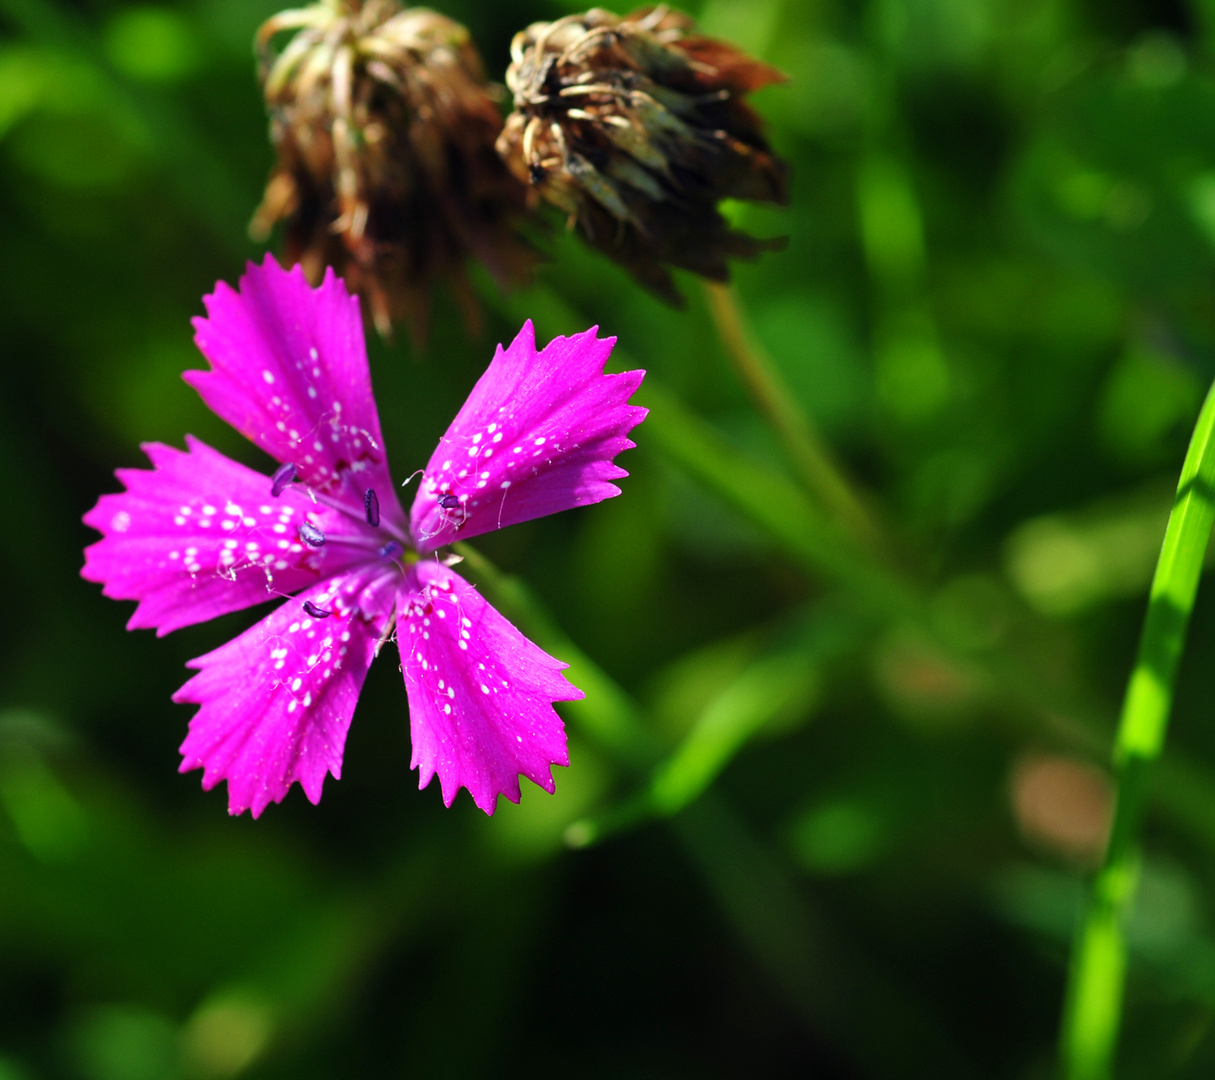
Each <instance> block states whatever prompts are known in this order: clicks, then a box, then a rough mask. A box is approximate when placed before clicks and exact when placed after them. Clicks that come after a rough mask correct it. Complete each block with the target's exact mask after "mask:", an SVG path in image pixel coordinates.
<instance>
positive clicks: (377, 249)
mask: <svg viewBox="0 0 1215 1080" xmlns="http://www.w3.org/2000/svg"><path fill="white" fill-rule="evenodd" d="M287 30H292V31H295V33H294V35H293V36H292V38H291V39H290V41H288V42H287V44H286V45H285V46H284V48H283V49H282V51H281V52H278V53H277V54H275V53H274V52H272V50H271V41H272V39H274V38H275V37H276V36H277V35H278V34H279V33H280V32H281V31H287ZM256 43H257V49H258V54H259V57H260V70H261V78H262V84H263V88H264V90H265V96H266V105H267V107H268V109H269V111H270V117H271V120H270V137H271V140H272V141H273V143H274V146H275V149H276V150H277V152H278V162H277V164H276V165H275V168H274V171H273V172H272V174H271V176H270V180H269V182H268V183H267V185H266V192H265V195H264V197H263V199H262V204H261V206H260V207H259V208H258V210H257V213H256V214H255V215H254V218H253V221H252V224H251V225H250V232H251V233H252V235H253V236H254V237H255V238H257V239H265V238H266V237H267V236H268V235H269V233H270V230H271V228H272V226H273V225H274V224H275V223H276V222H278V221H284V220H285V222H286V230H285V245H286V254H287V257H288V258H289V259H291V260H293V261H298V262H300V263H302V264H303V266H304V270H305V272H306V273H307V274H308V276H309V277H310V278H312V279H313V280H317V279H319V277H320V275H321V273H322V272H323V269H324V267H325V266H326V265H331V266H333V267H334V268H335V269H336V270H337V271H338V272H339V273H341V274H342V275H343V276H344V277H345V278H346V280H347V282H348V283H349V284H350V286H351V287H352V288H354V289H355V290H357V291H358V292H359V293H360V294H361V295H362V297H363V299H364V301H365V303H366V304H367V305H368V307H369V309H370V311H371V314H372V316H373V318H374V320H375V324H376V326H377V327H378V328H379V330H380V332H381V333H382V334H385V335H387V334H388V333H389V331H390V329H391V324H392V323H393V322H394V321H397V320H399V319H405V320H406V321H407V322H408V323H409V324H410V327H411V329H412V330H413V332H414V334H415V337H419V338H421V337H424V336H425V329H426V323H427V319H428V315H429V309H430V286H431V282H432V280H433V279H435V278H439V277H442V278H446V279H447V281H448V282H449V283H450V285H451V287H452V289H453V291H454V292H455V295H456V297H457V300H459V301H460V302H461V304H462V306H463V307H464V309H465V315H466V318H467V319H468V320H469V321H470V322H471V323H473V325H474V326H475V325H476V323H477V322H478V319H479V313H478V311H477V307H476V304H475V301H474V300H473V295H472V291H471V288H470V287H469V284H468V281H467V279H466V278H465V276H464V270H463V265H464V261H465V259H466V258H467V257H468V256H470V255H472V256H475V257H476V258H478V259H480V260H481V261H482V262H483V263H484V264H485V266H486V267H487V268H488V269H489V271H490V273H491V274H492V275H493V277H494V278H495V279H496V280H497V281H498V283H499V284H501V285H502V286H504V287H505V286H509V285H513V284H517V283H520V282H522V281H524V280H526V278H527V277H528V275H529V273H530V270H531V268H532V266H533V265H534V263H535V261H536V257H535V254H534V252H533V251H532V249H531V248H530V247H528V245H527V244H526V243H525V242H524V241H523V239H522V238H521V237H520V235H519V233H518V232H517V227H518V224H519V223H520V221H521V220H522V218H523V217H524V216H525V214H526V204H527V196H526V191H525V189H524V187H523V186H522V185H521V184H520V183H519V182H518V181H517V180H516V179H515V178H514V177H513V176H511V175H510V173H509V172H508V171H507V170H506V169H505V168H504V167H503V165H502V162H501V161H500V159H499V158H498V157H497V155H496V154H495V152H494V139H495V138H496V136H497V135H498V133H499V131H500V130H501V128H502V121H501V115H500V113H499V111H498V108H497V105H496V104H495V100H494V96H493V94H492V88H491V87H490V86H489V85H488V84H487V83H486V81H485V76H484V73H483V71H482V66H481V59H480V57H479V56H478V54H477V51H476V48H475V47H474V46H473V44H472V41H471V39H470V37H469V34H468V31H467V30H466V29H465V28H464V27H463V26H461V25H460V24H459V23H456V22H453V21H452V20H451V19H448V18H445V17H444V16H442V15H439V14H437V13H436V12H433V11H429V10H427V9H426V8H404V9H403V8H402V7H401V6H400V5H399V4H398V3H396V0H322V2H320V3H314V4H311V5H309V6H308V7H304V8H300V9H298V10H292V11H283V12H280V13H279V14H278V15H275V16H274V17H273V18H271V19H269V20H268V21H267V22H266V23H264V24H263V25H262V27H261V29H260V30H259V31H258V34H257V41H256Z"/></svg>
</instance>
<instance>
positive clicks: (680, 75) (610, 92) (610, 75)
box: [498, 5, 786, 303]
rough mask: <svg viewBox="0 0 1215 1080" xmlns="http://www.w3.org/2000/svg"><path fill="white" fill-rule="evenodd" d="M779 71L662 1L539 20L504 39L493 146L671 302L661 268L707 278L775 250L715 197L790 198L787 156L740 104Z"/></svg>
mask: <svg viewBox="0 0 1215 1080" xmlns="http://www.w3.org/2000/svg"><path fill="white" fill-rule="evenodd" d="M783 78H784V76H783V75H781V73H780V72H778V71H777V70H776V69H775V68H771V67H769V66H768V65H767V64H763V63H761V62H760V61H758V60H755V59H753V58H752V57H750V56H747V55H746V54H745V53H743V52H742V51H741V50H739V49H736V48H735V47H734V46H733V45H730V44H729V43H728V42H724V41H718V40H716V39H714V38H709V37H705V36H704V35H702V34H699V33H697V32H696V26H695V23H694V22H693V21H692V19H691V18H689V17H688V16H687V15H684V14H682V13H681V12H677V11H672V10H670V9H669V8H667V7H666V6H665V5H660V6H659V7H656V8H652V9H642V10H641V11H637V12H634V13H633V14H631V15H626V16H624V17H621V16H619V15H613V14H612V13H611V12H610V11H604V10H603V9H602V8H593V9H591V10H590V11H588V12H586V13H585V14H581V15H567V16H566V17H565V18H562V19H558V20H556V21H555V22H539V23H533V24H532V25H531V26H529V27H528V28H527V29H526V30H523V31H521V32H520V33H518V34H516V35H515V39H514V41H513V42H511V65H510V68H509V69H508V70H507V73H506V83H507V86H508V87H509V88H510V90H511V91H512V92H513V94H514V112H512V113H511V115H510V116H509V117H508V118H507V120H506V126H505V127H504V128H503V130H502V134H501V136H500V137H499V139H498V152H499V153H500V154H501V155H502V157H503V160H504V161H505V162H506V163H507V165H508V166H509V167H510V169H511V171H512V172H513V173H514V174H515V176H517V177H518V178H519V180H520V181H522V182H524V183H526V184H528V185H529V188H530V190H531V192H532V196H533V198H534V199H535V198H538V199H542V200H544V201H545V202H548V203H550V204H552V205H553V206H556V207H558V208H559V209H561V210H562V211H564V212H565V214H566V215H567V217H568V219H569V222H570V225H571V226H577V228H578V230H579V231H580V232H581V233H582V235H583V237H584V238H585V239H586V240H587V241H588V242H589V243H591V244H593V245H594V246H595V247H597V248H599V249H600V250H602V251H603V252H604V253H605V254H607V255H609V256H610V257H611V258H613V259H615V260H616V261H617V262H619V263H621V264H622V265H623V266H624V267H625V268H626V269H627V270H628V271H629V272H630V273H632V274H633V275H634V276H635V277H636V278H637V279H638V280H639V281H640V282H641V283H642V284H643V285H645V286H647V287H648V288H650V289H651V290H653V291H654V292H656V293H657V294H658V295H659V296H662V297H663V298H664V299H666V300H668V301H670V302H672V303H679V294H678V292H677V291H676V289H675V286H674V283H673V282H672V280H671V274H670V271H669V270H668V267H669V266H678V267H681V268H683V269H685V270H691V271H693V272H694V273H697V274H701V275H703V276H704V277H707V278H711V279H713V280H715V281H725V280H726V279H727V277H728V275H729V268H728V265H727V260H728V259H729V258H738V257H742V258H748V257H754V256H755V255H757V254H758V253H759V252H761V251H763V250H765V249H768V248H772V247H780V246H781V244H782V243H783V242H782V241H780V240H776V241H770V240H769V241H765V240H757V239H755V238H754V237H752V236H748V235H746V234H745V233H742V232H739V231H737V230H735V229H731V228H730V226H729V225H728V224H727V222H726V220H725V218H723V217H722V215H721V214H720V212H719V211H718V203H719V202H720V201H721V200H722V199H751V200H757V201H760V202H773V203H784V202H785V201H786V192H785V174H786V168H785V165H784V163H783V162H782V161H781V160H780V159H779V158H777V157H776V156H775V155H774V154H773V153H772V150H771V148H770V147H769V146H768V143H767V141H766V139H765V138H764V134H763V121H762V120H761V119H760V117H759V115H758V114H757V113H756V112H755V111H754V110H753V109H752V108H751V107H750V106H749V105H748V104H747V103H746V102H745V101H744V100H743V97H744V96H745V95H746V94H748V93H749V92H751V91H753V90H758V89H760V88H761V87H763V86H767V85H768V84H770V83H774V82H778V81H781V80H782V79H783Z"/></svg>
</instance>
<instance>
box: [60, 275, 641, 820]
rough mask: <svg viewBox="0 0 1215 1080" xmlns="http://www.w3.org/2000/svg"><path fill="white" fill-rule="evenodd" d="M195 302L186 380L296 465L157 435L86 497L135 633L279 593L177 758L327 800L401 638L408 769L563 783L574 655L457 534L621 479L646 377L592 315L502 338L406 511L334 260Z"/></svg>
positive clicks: (241, 791)
mask: <svg viewBox="0 0 1215 1080" xmlns="http://www.w3.org/2000/svg"><path fill="white" fill-rule="evenodd" d="M204 303H205V304H206V308H207V317H206V318H198V319H195V321H194V327H195V341H196V342H197V344H198V347H199V349H200V350H201V351H202V353H203V355H204V356H205V357H206V358H207V360H208V361H209V362H210V365H211V369H210V370H209V371H188V372H186V373H185V376H184V377H185V380H186V382H188V383H189V384H190V385H191V386H193V387H194V388H195V389H196V390H197V391H198V392H199V394H200V395H201V396H202V399H203V401H204V402H205V403H206V404H207V405H208V406H209V407H210V408H211V409H212V410H213V411H214V412H215V413H216V414H217V415H219V416H220V417H221V418H222V419H224V420H226V421H227V422H228V423H229V424H231V425H232V426H233V427H234V428H236V430H237V431H239V432H240V433H241V434H242V435H245V436H246V437H247V438H249V439H250V440H252V441H253V442H254V443H255V444H256V445H257V446H259V447H261V449H263V450H265V451H266V452H267V453H269V454H270V455H271V456H272V457H273V458H275V459H276V460H277V461H279V462H280V465H279V467H278V469H277V470H275V472H274V475H273V476H272V477H267V476H264V475H262V474H260V473H257V472H255V471H253V470H252V469H249V468H246V467H245V466H244V465H240V464H238V463H236V462H235V461H232V460H230V459H229V458H227V457H225V456H224V455H222V454H220V453H218V452H217V451H215V450H213V449H211V448H210V447H208V446H205V445H204V444H203V443H201V442H199V441H198V440H197V439H194V438H192V437H190V436H186V450H185V451H181V450H176V449H174V448H172V447H169V446H164V445H162V444H159V443H150V444H146V445H145V446H144V448H143V449H144V452H145V453H146V454H147V455H148V457H149V459H150V460H151V462H152V465H153V469H152V470H142V469H121V470H119V471H118V474H117V475H118V478H119V480H121V481H122V483H123V484H124V485H125V486H126V490H125V491H123V492H121V493H118V494H114V495H104V496H102V497H101V499H100V500H99V501H98V503H97V505H96V506H95V507H94V508H93V509H92V510H91V511H89V513H88V514H87V515H85V519H84V520H85V522H86V524H88V525H91V526H92V527H93V528H95V529H97V530H99V531H100V532H101V533H102V534H103V535H102V539H101V540H99V541H98V542H97V543H95V544H93V545H92V546H91V547H89V548H88V549H86V551H85V566H84V569H83V571H82V573H83V575H84V577H85V578H87V579H88V580H90V581H97V582H101V583H103V584H104V586H105V588H104V592H105V595H107V596H110V597H113V598H115V599H119V600H137V601H139V605H138V607H137V608H136V609H135V613H134V614H133V615H132V616H131V619H130V622H129V623H128V624H127V625H128V628H129V629H135V628H141V627H152V628H155V629H156V631H157V633H158V634H160V635H163V634H166V633H168V632H169V631H171V630H176V629H178V628H179V627H182V626H187V625H190V624H193V623H198V622H203V621H205V620H207V619H212V618H215V617H216V616H218V615H223V614H225V613H227V612H230V611H236V610H239V609H241V608H245V607H249V606H250V605H253V604H256V603H259V602H261V601H264V600H266V599H268V598H269V597H272V596H286V597H288V599H287V600H286V602H285V603H283V604H282V605H280V606H279V607H278V608H277V609H276V610H274V611H273V612H271V613H270V614H269V615H267V616H266V617H265V618H264V619H262V621H261V622H259V623H257V624H256V625H255V626H253V627H252V628H251V629H249V630H247V631H246V632H245V633H243V634H241V635H240V636H239V637H237V638H235V639H233V640H232V641H230V642H228V643H227V644H226V645H223V646H221V647H220V648H218V649H216V650H215V651H213V652H210V653H208V654H207V655H205V656H201V657H199V658H197V659H195V660H192V661H190V664H189V666H190V667H191V668H194V669H195V670H196V671H197V672H198V674H196V675H194V676H193V677H192V678H191V679H190V680H189V681H188V682H187V683H186V684H185V685H184V686H183V687H182V688H181V689H180V690H179V691H178V692H177V693H176V694H175V695H174V700H175V701H178V702H190V703H195V704H198V705H200V706H201V708H200V709H199V710H198V712H197V713H196V714H195V716H194V718H193V719H192V720H191V722H190V730H189V734H188V735H187V737H186V740H185V742H184V743H183V744H182V747H181V753H182V757H183V760H182V764H181V771H182V772H187V771H189V770H191V769H198V768H201V769H202V770H203V787H204V788H205V789H208V790H209V789H210V788H212V787H214V786H215V785H216V784H217V783H219V782H220V781H221V780H226V781H227V782H228V809H229V812H230V813H233V814H239V813H241V812H243V811H244V810H247V809H251V810H252V812H253V816H254V817H257V816H258V815H259V814H261V812H262V811H263V810H264V809H265V808H266V806H267V805H268V804H269V803H271V802H279V801H281V800H282V798H283V797H284V796H285V795H286V794H287V791H288V790H289V789H290V787H291V785H292V783H294V782H295V781H297V780H298V781H299V783H300V785H301V786H302V787H303V789H304V792H305V794H306V795H307V796H308V798H309V799H310V800H311V801H312V802H313V803H315V802H317V801H318V800H319V799H320V796H321V786H322V784H323V783H324V779H325V774H326V773H332V774H333V776H334V778H335V779H337V778H339V777H340V775H341V767H342V750H343V747H344V746H345V742H346V732H347V729H348V728H349V726H350V719H351V716H352V714H353V712H354V707H355V703H356V701H357V699H358V695H359V691H360V689H361V688H362V685H363V679H364V677H365V676H366V674H367V669H368V667H369V666H370V664H371V661H372V659H373V658H374V657H375V656H376V655H377V653H378V652H379V649H380V646H381V645H382V644H383V643H384V642H385V641H386V640H387V639H388V638H389V637H390V636H392V635H393V634H394V633H395V636H396V638H397V642H398V645H399V648H400V654H401V669H402V671H403V673H404V678H405V689H406V694H407V697H408V700H409V717H410V736H411V739H412V744H413V759H412V761H411V763H410V767H411V768H417V769H419V772H420V776H419V780H420V783H419V787H425V786H426V785H427V784H428V783H429V782H430V780H431V778H432V777H433V776H434V775H435V774H436V773H437V774H438V776H439V782H440V785H441V787H442V792H443V801H444V802H445V803H446V804H447V805H449V806H450V805H451V802H452V800H453V799H454V798H455V796H456V793H457V792H458V791H459V789H460V788H461V787H466V788H467V789H468V791H469V792H470V794H471V795H472V797H473V801H474V802H475V803H476V804H477V806H479V807H480V808H481V809H482V810H484V811H485V812H486V813H493V811H494V807H495V805H496V802H497V797H498V795H499V794H504V795H505V796H506V797H507V798H508V799H510V800H512V801H514V802H517V801H518V800H519V775H520V774H522V775H523V776H526V777H527V778H528V779H529V780H532V781H533V782H535V783H536V784H539V785H540V786H541V787H542V788H544V789H545V790H546V791H549V792H552V791H553V779H552V772H551V767H552V766H553V765H567V764H568V763H569V758H568V754H567V750H566V740H565V730H564V727H563V726H562V723H561V719H560V717H559V716H558V715H557V713H556V711H555V710H554V709H553V702H555V701H569V700H573V699H575V698H580V697H581V696H582V692H581V691H580V690H578V689H577V688H576V687H574V686H572V685H571V684H570V683H569V682H568V681H567V680H566V679H565V677H564V676H563V675H561V674H560V672H561V670H562V669H563V668H565V667H566V665H565V664H563V663H561V662H560V661H558V660H555V659H554V658H553V657H551V656H549V655H548V654H547V653H545V652H543V651H542V650H541V649H540V648H539V647H538V646H536V645H535V644H533V643H532V642H531V641H529V640H528V639H527V638H526V637H524V636H523V634H521V633H520V632H519V631H518V630H517V629H516V628H515V627H514V626H512V625H511V623H510V622H508V621H507V619H506V618H504V617H503V616H502V615H501V614H500V613H499V612H497V611H496V610H495V609H494V608H493V607H491V606H490V604H488V603H487V602H486V601H485V599H484V598H483V597H482V596H481V595H480V593H478V592H477V590H476V589H475V588H473V586H471V585H470V584H468V583H467V582H466V581H465V580H464V579H463V578H462V577H460V575H459V574H457V573H455V572H454V571H453V570H452V569H451V568H450V567H449V566H448V565H446V563H445V562H444V561H443V560H442V559H440V558H439V555H438V550H439V549H440V548H441V547H443V546H444V545H446V544H450V543H451V542H453V541H454V540H455V539H457V538H458V537H459V538H466V537H472V536H477V535H479V534H480V533H485V532H490V531H492V530H494V529H498V528H501V527H503V526H505V525H511V524H514V523H515V522H519V521H527V520H529V519H531V518H536V517H542V516H544V515H546V514H552V513H556V512H557V511H559V510H565V509H568V508H570V507H573V506H585V505H588V504H590V503H595V502H598V501H600V500H601V499H606V498H609V497H611V496H613V495H617V494H619V490H620V489H619V488H617V487H616V486H615V484H613V483H612V481H613V480H616V479H618V478H620V477H622V476H625V475H627V474H626V473H625V471H624V470H623V469H621V468H620V467H619V466H617V465H615V464H613V463H612V459H613V458H614V457H615V456H616V454H618V453H619V452H620V451H622V450H626V449H628V448H629V447H631V446H633V443H632V442H631V441H630V440H629V439H628V437H627V435H628V432H629V431H630V430H631V429H632V428H633V427H634V426H635V425H636V424H638V423H640V421H641V420H642V418H643V417H644V416H645V410H644V409H641V408H638V407H636V406H630V405H628V404H627V401H628V398H629V396H630V395H631V394H632V393H633V392H634V391H635V390H636V389H637V387H638V386H639V385H640V383H641V380H642V377H643V376H644V374H645V373H644V372H642V371H630V372H624V373H621V374H614V375H606V374H604V373H603V365H604V363H605V362H606V360H607V358H608V356H609V355H610V353H611V350H612V346H613V344H614V343H615V339H614V338H606V339H599V338H596V336H595V330H594V329H591V330H588V331H586V332H585V333H582V334H576V335H574V336H573V337H569V338H561V337H559V338H555V339H554V340H553V341H552V342H550V343H549V345H548V346H547V347H546V348H544V349H543V350H537V348H536V345H535V335H534V331H533V329H532V325H531V323H530V322H527V323H525V324H524V326H523V329H522V330H521V331H520V332H519V334H518V336H517V337H516V338H515V340H514V342H512V344H511V345H510V347H509V348H507V349H502V348H501V347H500V346H499V348H498V350H497V352H496V353H495V355H494V358H493V361H492V362H491V363H490V365H489V368H488V369H487V370H486V372H485V374H484V375H482V376H481V378H480V380H479V381H478V382H477V384H476V386H475V387H474V388H473V391H472V393H471V394H470V395H469V398H468V400H467V401H466V402H465V404H464V407H463V408H462V409H461V410H460V412H459V415H457V417H456V419H455V420H454V421H453V422H452V424H451V426H450V427H449V428H448V429H447V433H446V434H445V435H444V436H443V437H442V438H441V439H440V440H439V445H438V447H437V448H436V450H435V452H434V454H433V455H432V456H431V459H430V462H429V464H428V465H427V466H426V468H425V469H424V470H423V471H422V479H421V481H420V482H419V486H418V490H417V494H416V497H415V498H414V501H413V506H412V509H411V511H410V513H409V517H408V519H407V518H406V516H405V512H404V510H403V508H402V506H401V504H400V502H399V501H398V500H397V498H396V494H395V490H396V489H395V488H394V486H393V482H392V478H391V476H390V474H389V470H388V463H387V460H386V458H385V453H384V440H383V438H382V437H381V435H380V422H379V417H378V416H377V413H376V407H375V402H374V399H373V398H372V395H371V380H370V373H369V370H368V364H367V353H366V349H365V346H364V340H363V328H362V323H361V321H360V316H359V309H358V305H357V301H356V300H355V299H353V298H352V297H351V296H350V294H349V293H348V292H347V291H346V288H345V286H344V285H343V284H342V282H341V280H340V279H338V278H336V277H335V276H334V275H333V273H332V271H331V272H330V273H329V274H328V275H327V276H326V278H325V280H324V282H323V284H322V285H321V286H320V287H319V288H317V289H315V290H314V289H312V288H310V287H309V285H308V283H307V281H306V280H305V278H304V275H303V272H302V271H301V270H300V269H299V267H296V268H294V269H293V270H291V271H290V272H288V271H285V270H283V269H281V268H280V267H279V265H278V264H277V263H276V262H275V261H274V260H273V258H271V257H267V258H266V260H265V262H264V264H263V265H262V266H256V265H253V264H250V265H249V266H248V268H247V271H246V273H245V276H244V277H243V278H242V279H241V281H240V287H239V290H236V291H234V290H233V289H231V288H230V287H229V286H227V285H225V284H224V283H222V282H221V283H220V284H219V285H217V286H216V289H215V292H214V293H213V294H211V295H209V296H207V297H205V298H204Z"/></svg>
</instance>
